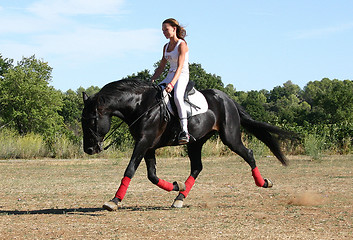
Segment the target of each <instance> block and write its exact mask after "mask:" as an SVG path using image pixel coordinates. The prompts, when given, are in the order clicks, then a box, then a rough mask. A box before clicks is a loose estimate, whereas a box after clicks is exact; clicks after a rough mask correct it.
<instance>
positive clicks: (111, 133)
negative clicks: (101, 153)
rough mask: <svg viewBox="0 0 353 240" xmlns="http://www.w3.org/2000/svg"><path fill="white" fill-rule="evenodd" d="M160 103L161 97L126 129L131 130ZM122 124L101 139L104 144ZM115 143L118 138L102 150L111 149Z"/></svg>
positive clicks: (162, 100)
mask: <svg viewBox="0 0 353 240" xmlns="http://www.w3.org/2000/svg"><path fill="white" fill-rule="evenodd" d="M162 96H163V95H162ZM161 102H162V104H164V99H163V97H161V99H158V101H157V103H156V104H155V105H153V106H151V107H150V108H148V109H147V110H146V111H145V112H144V113H142V114H141V115H140V116H139V117H138V118H137V119H135V121H133V122H132V123H131V124H130V125H128V127H129V128H131V127H132V126H133V125H134V124H135V123H137V121H138V120H140V119H141V118H142V117H143V116H145V115H146V114H147V113H148V112H149V111H150V110H152V109H153V108H155V107H157V106H158V105H160V103H161ZM123 123H124V121H121V122H120V123H119V125H118V126H117V127H115V128H114V129H113V130H112V131H111V132H110V133H109V135H108V136H107V137H105V138H104V139H103V142H105V141H106V140H107V139H108V138H110V137H111V136H112V135H113V134H114V132H116V131H117V130H118V129H119V128H120V126H121V125H122V124H123ZM117 141H118V138H116V139H115V140H113V141H112V142H111V143H109V145H108V146H106V147H105V148H104V150H107V149H108V148H109V147H111V146H112V145H113V144H114V143H116V142H117Z"/></svg>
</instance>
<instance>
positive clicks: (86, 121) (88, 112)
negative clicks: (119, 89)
mask: <svg viewBox="0 0 353 240" xmlns="http://www.w3.org/2000/svg"><path fill="white" fill-rule="evenodd" d="M82 95H83V102H84V108H83V111H82V118H81V122H82V130H83V150H84V151H85V153H87V154H90V155H92V154H95V153H99V152H101V151H102V150H103V139H104V136H105V135H106V134H107V133H108V132H109V129H110V124H111V117H110V116H109V114H108V113H107V112H105V111H104V108H103V106H102V104H100V102H101V101H100V99H99V97H97V98H89V97H88V96H87V94H86V93H83V94H82Z"/></svg>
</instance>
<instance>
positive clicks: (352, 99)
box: [303, 78, 353, 124]
mask: <svg viewBox="0 0 353 240" xmlns="http://www.w3.org/2000/svg"><path fill="white" fill-rule="evenodd" d="M303 96H304V100H305V101H306V102H308V103H309V104H310V106H311V112H310V114H309V121H310V122H312V123H329V124H336V123H342V122H345V121H348V122H352V121H353V81H350V80H345V81H340V80H338V79H334V80H330V79H328V78H324V79H322V80H321V81H314V82H309V83H308V84H307V85H306V86H305V87H304V94H303Z"/></svg>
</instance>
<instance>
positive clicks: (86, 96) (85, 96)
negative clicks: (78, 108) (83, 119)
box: [82, 92, 88, 103]
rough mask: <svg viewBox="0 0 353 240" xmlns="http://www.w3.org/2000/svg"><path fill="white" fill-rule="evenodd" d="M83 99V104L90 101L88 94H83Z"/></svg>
mask: <svg viewBox="0 0 353 240" xmlns="http://www.w3.org/2000/svg"><path fill="white" fill-rule="evenodd" d="M82 98H83V102H84V103H85V102H86V101H87V99H88V95H87V93H85V92H82Z"/></svg>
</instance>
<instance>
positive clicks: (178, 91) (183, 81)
mask: <svg viewBox="0 0 353 240" xmlns="http://www.w3.org/2000/svg"><path fill="white" fill-rule="evenodd" d="M183 75H186V74H183V73H182V74H181V75H180V78H179V80H178V81H177V83H176V84H175V86H174V101H175V105H176V107H177V109H178V115H179V118H180V122H181V127H182V129H183V131H184V132H186V133H188V125H187V124H188V120H187V117H188V116H187V111H186V105H185V102H184V94H185V89H186V86H187V84H188V82H189V77H188V76H183Z"/></svg>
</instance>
